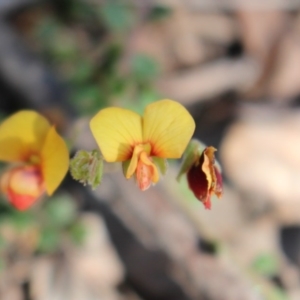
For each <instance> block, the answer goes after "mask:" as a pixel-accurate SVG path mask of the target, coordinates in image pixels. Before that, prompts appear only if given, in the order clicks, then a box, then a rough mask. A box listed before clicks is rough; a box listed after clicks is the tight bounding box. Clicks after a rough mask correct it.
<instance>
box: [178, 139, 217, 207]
mask: <svg viewBox="0 0 300 300" xmlns="http://www.w3.org/2000/svg"><path fill="white" fill-rule="evenodd" d="M215 151H216V149H215V148H214V147H211V146H210V147H203V145H202V144H201V143H200V142H198V141H196V140H192V141H191V143H190V144H189V146H188V148H187V151H186V155H185V158H184V161H183V164H182V167H181V169H180V171H179V175H178V177H177V178H178V179H180V177H181V175H183V174H186V176H187V182H188V185H189V188H190V189H191V191H192V192H193V193H194V195H195V197H196V198H197V199H198V200H200V201H201V202H202V203H203V204H204V207H205V208H206V209H210V208H211V201H210V198H211V196H212V195H213V194H215V195H216V196H217V197H218V198H221V196H222V193H223V181H222V175H221V169H220V166H219V165H218V163H217V162H216V160H215V155H214V152H215Z"/></svg>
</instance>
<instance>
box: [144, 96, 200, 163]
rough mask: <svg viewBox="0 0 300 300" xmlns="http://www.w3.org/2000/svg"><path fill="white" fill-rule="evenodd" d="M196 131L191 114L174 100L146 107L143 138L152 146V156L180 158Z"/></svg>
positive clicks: (162, 101)
mask: <svg viewBox="0 0 300 300" xmlns="http://www.w3.org/2000/svg"><path fill="white" fill-rule="evenodd" d="M194 130H195V122H194V120H193V118H192V116H191V115H190V114H189V112H188V111H187V110H186V109H185V108H184V107H183V106H182V105H181V104H179V103H177V102H175V101H172V100H161V101H157V102H154V103H152V104H150V105H148V106H147V107H146V110H145V113H144V122H143V138H144V141H145V142H149V143H150V144H151V146H152V151H151V155H153V156H158V157H163V158H180V157H181V155H182V153H183V151H184V150H185V148H186V146H187V144H188V142H189V140H190V139H191V137H192V135H193V133H194Z"/></svg>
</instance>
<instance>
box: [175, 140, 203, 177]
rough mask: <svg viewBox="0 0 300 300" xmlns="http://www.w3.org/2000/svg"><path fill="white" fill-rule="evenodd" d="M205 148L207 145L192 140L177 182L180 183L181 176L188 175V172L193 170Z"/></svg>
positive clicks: (186, 151)
mask: <svg viewBox="0 0 300 300" xmlns="http://www.w3.org/2000/svg"><path fill="white" fill-rule="evenodd" d="M205 148H206V145H205V144H203V143H202V142H200V141H198V140H196V139H192V140H191V141H190V142H189V144H188V146H187V147H186V149H185V151H184V155H183V160H182V164H181V167H180V170H179V173H178V175H177V177H176V179H177V181H179V180H180V178H181V176H182V175H183V174H186V173H187V172H188V170H189V169H190V168H191V166H192V165H193V164H195V163H196V162H197V161H198V160H199V158H200V156H201V154H202V152H203V151H204V149H205Z"/></svg>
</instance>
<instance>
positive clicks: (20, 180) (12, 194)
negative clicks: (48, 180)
mask: <svg viewBox="0 0 300 300" xmlns="http://www.w3.org/2000/svg"><path fill="white" fill-rule="evenodd" d="M0 187H1V190H2V192H3V193H4V195H5V196H6V197H7V198H8V200H9V202H10V203H11V204H12V205H13V206H14V207H15V208H16V209H18V210H26V209H28V208H29V207H30V206H31V205H33V204H34V203H35V201H37V200H38V199H39V198H40V197H41V196H42V195H43V194H44V193H45V185H44V180H43V177H42V174H41V171H40V169H39V167H37V166H33V165H22V166H17V167H14V168H11V169H8V170H6V171H5V172H4V173H3V174H2V176H1V179H0Z"/></svg>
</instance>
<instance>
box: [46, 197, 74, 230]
mask: <svg viewBox="0 0 300 300" xmlns="http://www.w3.org/2000/svg"><path fill="white" fill-rule="evenodd" d="M45 212H46V217H47V221H48V223H49V225H52V226H53V227H59V228H63V227H65V226H68V225H69V224H71V223H72V221H73V220H74V219H75V217H76V215H77V210H76V205H75V202H74V200H73V199H72V198H71V197H70V196H69V195H67V194H62V195H59V196H56V197H52V198H51V199H50V200H49V201H48V202H47V203H46V206H45Z"/></svg>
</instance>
